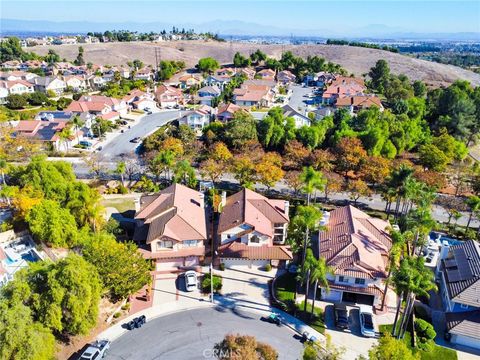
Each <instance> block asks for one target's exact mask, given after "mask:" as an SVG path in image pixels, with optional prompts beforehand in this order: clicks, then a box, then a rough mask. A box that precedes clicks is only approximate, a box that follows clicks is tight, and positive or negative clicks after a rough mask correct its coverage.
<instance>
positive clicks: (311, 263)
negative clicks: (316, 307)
mask: <svg viewBox="0 0 480 360" xmlns="http://www.w3.org/2000/svg"><path fill="white" fill-rule="evenodd" d="M306 253H307V255H306V257H305V261H304V262H303V264H302V266H301V267H300V269H299V273H298V276H297V280H298V281H300V283H301V284H305V303H304V304H303V305H304V306H303V312H305V313H306V312H307V302H308V293H309V290H310V286H309V285H310V282H311V280H310V275H311V273H312V270H313V269H314V268H315V263H316V262H317V259H315V256H314V255H313V251H312V249H310V248H308V249H307V251H306Z"/></svg>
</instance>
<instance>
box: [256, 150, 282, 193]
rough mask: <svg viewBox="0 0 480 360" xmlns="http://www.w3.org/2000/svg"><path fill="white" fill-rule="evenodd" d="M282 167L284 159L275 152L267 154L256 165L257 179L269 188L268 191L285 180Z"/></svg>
mask: <svg viewBox="0 0 480 360" xmlns="http://www.w3.org/2000/svg"><path fill="white" fill-rule="evenodd" d="M281 166H282V158H281V157H280V155H278V154H277V153H275V152H269V153H266V154H265V155H264V156H263V158H262V160H261V161H260V162H259V163H258V164H257V165H256V173H257V178H258V180H259V181H260V183H261V184H263V185H265V186H266V187H267V191H270V188H271V187H272V186H274V185H275V184H276V183H277V181H280V180H281V179H282V178H283V175H284V174H285V173H284V171H283V170H282V168H281Z"/></svg>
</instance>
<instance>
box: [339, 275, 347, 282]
mask: <svg viewBox="0 0 480 360" xmlns="http://www.w3.org/2000/svg"><path fill="white" fill-rule="evenodd" d="M338 282H341V283H348V279H345V276H339V277H338Z"/></svg>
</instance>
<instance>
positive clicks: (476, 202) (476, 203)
mask: <svg viewBox="0 0 480 360" xmlns="http://www.w3.org/2000/svg"><path fill="white" fill-rule="evenodd" d="M466 203H467V205H468V209H469V210H470V214H469V215H468V222H467V228H466V230H468V229H469V228H470V222H471V221H472V218H473V216H474V215H480V197H478V196H476V195H471V196H469V197H468V199H467V201H466Z"/></svg>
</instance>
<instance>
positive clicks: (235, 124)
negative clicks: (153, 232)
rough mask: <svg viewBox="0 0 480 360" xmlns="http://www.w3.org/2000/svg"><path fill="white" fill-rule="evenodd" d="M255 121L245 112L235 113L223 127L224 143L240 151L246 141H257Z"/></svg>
mask: <svg viewBox="0 0 480 360" xmlns="http://www.w3.org/2000/svg"><path fill="white" fill-rule="evenodd" d="M256 125H257V124H256V120H255V119H254V118H253V116H252V115H251V114H250V113H248V112H246V111H237V112H236V113H235V115H234V116H233V119H232V120H231V121H229V122H228V124H227V125H226V126H225V132H224V137H225V142H226V143H227V144H228V145H229V146H231V147H233V148H236V149H241V148H242V147H244V146H245V145H246V143H247V142H248V141H251V140H257V127H256Z"/></svg>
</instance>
